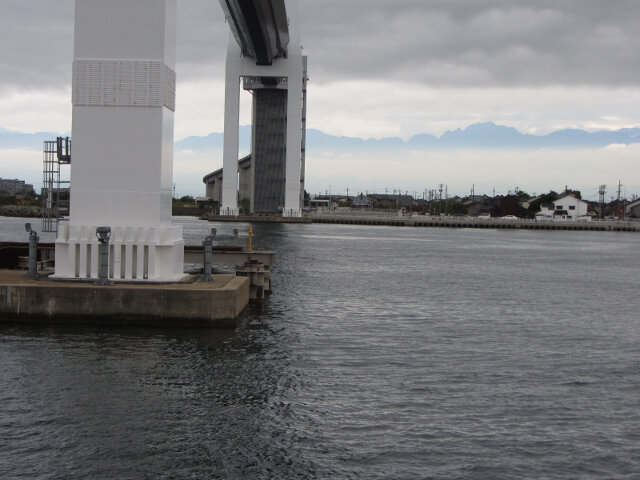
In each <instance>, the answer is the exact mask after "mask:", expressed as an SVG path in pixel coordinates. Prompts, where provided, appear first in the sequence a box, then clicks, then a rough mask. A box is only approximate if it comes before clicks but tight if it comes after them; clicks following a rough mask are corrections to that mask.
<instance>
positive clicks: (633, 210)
mask: <svg viewBox="0 0 640 480" xmlns="http://www.w3.org/2000/svg"><path fill="white" fill-rule="evenodd" d="M624 213H625V216H627V217H629V218H640V199H638V200H634V201H633V202H631V203H628V204H627V206H626V207H625V211H624Z"/></svg>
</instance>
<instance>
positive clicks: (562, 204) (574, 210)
mask: <svg viewBox="0 0 640 480" xmlns="http://www.w3.org/2000/svg"><path fill="white" fill-rule="evenodd" d="M588 209H589V204H588V203H587V202H585V201H584V200H582V199H580V198H578V197H576V196H575V195H572V194H571V193H563V194H562V195H560V196H559V197H558V198H557V199H556V200H555V201H554V202H553V203H543V204H542V205H540V211H539V212H538V213H536V220H570V221H576V220H590V219H591V217H590V216H589V211H588Z"/></svg>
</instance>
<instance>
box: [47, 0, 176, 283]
mask: <svg viewBox="0 0 640 480" xmlns="http://www.w3.org/2000/svg"><path fill="white" fill-rule="evenodd" d="M176 17H177V0H135V1H132V0H108V1H105V0H76V3H75V33H74V62H73V85H72V95H73V98H72V103H73V120H72V121H73V125H72V134H73V162H72V166H71V211H70V220H69V224H68V225H62V226H61V228H60V230H59V235H58V238H57V240H56V273H55V276H56V277H60V278H95V277H96V276H97V248H98V241H97V238H96V227H97V226H109V227H111V249H110V256H109V269H110V273H109V277H110V278H112V279H126V280H140V281H154V280H155V281H165V280H177V279H180V278H182V277H183V255H184V253H183V247H184V241H183V239H182V229H181V228H180V227H175V226H173V225H172V222H171V197H172V183H173V121H174V110H175V86H176V75H175V56H176Z"/></svg>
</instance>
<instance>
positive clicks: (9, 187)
mask: <svg viewBox="0 0 640 480" xmlns="http://www.w3.org/2000/svg"><path fill="white" fill-rule="evenodd" d="M0 192H2V193H6V194H7V195H27V194H29V193H35V191H34V190H33V185H30V184H28V183H25V181H24V180H18V179H17V178H15V179H12V180H10V179H6V178H0Z"/></svg>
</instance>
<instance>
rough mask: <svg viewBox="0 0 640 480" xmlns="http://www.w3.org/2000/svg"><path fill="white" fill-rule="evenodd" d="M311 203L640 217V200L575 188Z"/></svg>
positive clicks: (563, 217)
mask: <svg viewBox="0 0 640 480" xmlns="http://www.w3.org/2000/svg"><path fill="white" fill-rule="evenodd" d="M308 206H309V207H311V208H322V209H330V210H337V209H343V208H350V209H357V210H366V209H376V210H403V211H405V212H418V213H423V214H429V215H467V216H473V217H477V216H484V217H487V216H490V217H504V216H515V217H519V218H535V219H536V220H541V221H575V220H591V219H592V218H600V217H608V218H610V217H615V218H621V217H627V218H640V200H634V201H631V202H629V201H626V200H621V201H619V202H617V201H616V202H611V203H609V204H604V205H600V204H598V203H597V202H588V201H585V200H582V198H581V195H580V192H578V191H574V190H566V191H565V192H563V193H561V194H555V193H554V192H550V193H549V194H546V195H540V196H537V197H530V196H528V195H526V194H524V193H523V192H519V195H505V196H497V197H493V198H492V197H489V196H487V195H471V196H469V197H465V198H459V197H453V198H448V199H439V198H431V199H420V198H414V197H412V196H411V195H402V194H362V193H360V194H358V195H356V196H331V195H317V196H314V197H312V198H311V199H310V201H309V203H308Z"/></svg>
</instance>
